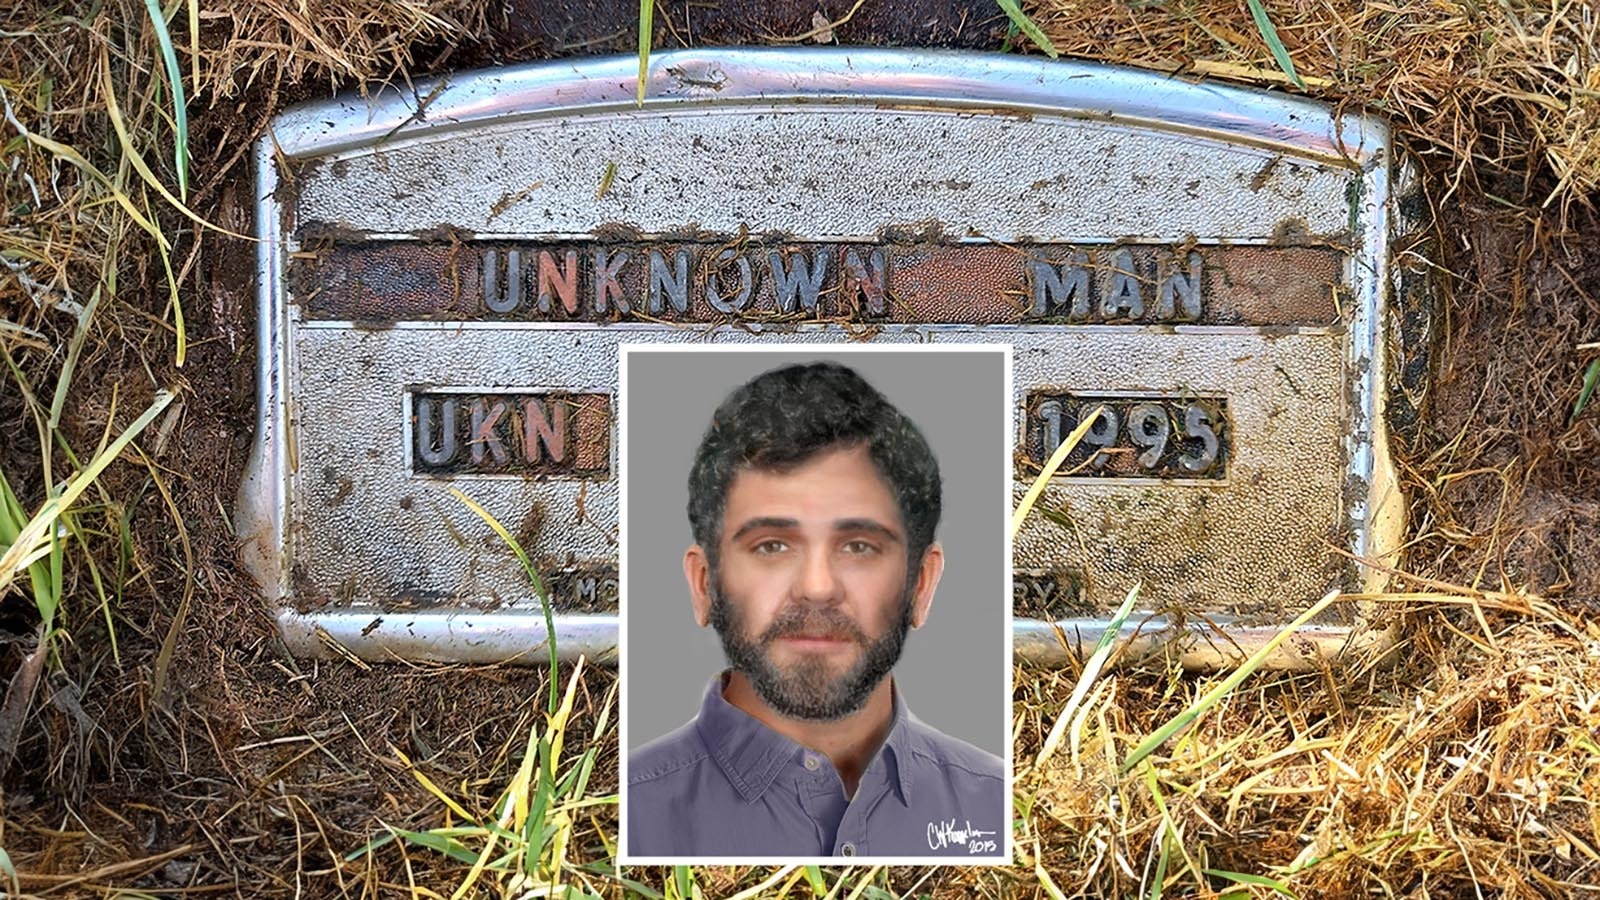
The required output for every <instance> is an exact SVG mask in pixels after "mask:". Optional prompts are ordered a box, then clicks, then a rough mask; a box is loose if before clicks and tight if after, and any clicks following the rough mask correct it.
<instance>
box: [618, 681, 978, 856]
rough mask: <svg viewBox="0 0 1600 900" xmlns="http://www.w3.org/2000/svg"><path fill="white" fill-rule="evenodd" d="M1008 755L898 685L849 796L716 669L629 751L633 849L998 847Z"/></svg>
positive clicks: (758, 852)
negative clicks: (683, 714)
mask: <svg viewBox="0 0 1600 900" xmlns="http://www.w3.org/2000/svg"><path fill="white" fill-rule="evenodd" d="M1005 790H1006V784H1005V764H1004V763H1003V762H1002V761H1001V760H1000V758H999V757H997V756H995V755H994V754H992V753H986V752H984V751H982V750H979V749H978V748H977V747H974V746H972V745H971V744H968V743H966V742H965V741H961V740H957V739H956V738H953V737H950V736H948V735H945V734H941V733H940V732H938V731H935V730H934V729H932V728H930V727H928V726H927V725H925V724H923V723H922V722H921V721H919V720H918V719H917V718H916V717H915V716H913V715H912V714H911V711H910V710H909V709H907V708H906V705H905V702H904V701H903V700H902V699H901V697H900V694H899V691H898V689H896V691H895V698H894V722H893V724H892V725H891V726H890V729H889V736H888V738H886V739H885V740H884V743H883V746H882V747H881V748H879V750H878V752H877V754H875V755H874V756H873V758H872V761H871V762H870V763H868V765H867V768H866V771H865V772H863V773H862V776H861V783H860V785H859V786H858V787H857V788H856V794H855V796H854V797H853V798H852V797H846V796H845V793H844V782H843V781H842V780H841V779H840V778H839V773H838V772H836V771H835V770H834V768H833V764H832V763H831V762H830V761H829V760H828V757H827V756H825V755H823V754H821V753H818V752H816V751H814V750H810V749H808V748H806V747H803V746H801V745H800V744H797V743H795V742H794V741H791V740H789V739H788V738H786V737H784V736H783V735H781V734H778V733H777V732H775V731H773V730H772V729H770V728H768V727H767V726H765V725H763V724H761V722H760V721H758V720H756V719H755V718H754V717H752V716H751V715H749V714H748V713H746V712H744V711H743V710H741V709H738V708H737V707H735V706H733V705H732V704H730V703H729V702H728V701H727V700H725V699H723V696H722V676H720V675H719V676H717V677H715V678H712V679H711V684H710V685H709V686H708V687H707V688H706V694H705V699H704V700H703V701H702V702H701V704H700V713H699V715H697V716H695V718H694V719H692V720H690V721H689V723H688V724H686V725H684V726H683V727H681V728H679V729H678V730H676V731H674V732H672V733H670V734H668V735H666V736H664V737H661V738H658V739H656V740H654V741H652V742H650V743H649V744H647V745H645V746H644V747H641V748H639V749H638V750H637V751H635V752H634V753H633V755H631V756H630V757H629V758H628V795H627V808H626V813H627V817H628V855H629V856H658V857H666V856H718V857H720V856H762V857H770V858H778V857H795V856H800V857H809V856H878V857H891V856H895V857H898V856H958V857H963V856H989V857H993V856H998V855H1000V854H1001V853H1002V852H1003V851H1004V849H1005V842H1004V834H1005V832H1004V830H1003V829H1004V828H1005V827H1006V823H1005V822H1004V821H1003V820H1004V816H1005Z"/></svg>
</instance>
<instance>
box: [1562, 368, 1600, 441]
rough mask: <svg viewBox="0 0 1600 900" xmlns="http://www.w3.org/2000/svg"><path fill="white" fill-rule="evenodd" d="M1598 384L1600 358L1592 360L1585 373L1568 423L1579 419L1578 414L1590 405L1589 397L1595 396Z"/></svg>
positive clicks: (1599, 378)
mask: <svg viewBox="0 0 1600 900" xmlns="http://www.w3.org/2000/svg"><path fill="white" fill-rule="evenodd" d="M1596 384H1600V359H1595V360H1591V361H1590V362H1589V369H1588V371H1586V372H1584V373H1583V390H1582V391H1580V392H1579V393H1578V402H1577V403H1574V404H1573V405H1572V418H1571V419H1569V420H1568V422H1567V424H1569V425H1570V424H1572V423H1573V422H1576V421H1578V416H1580V415H1582V413H1583V410H1584V408H1585V407H1587V406H1588V405H1589V398H1590V397H1593V396H1594V387H1595V385H1596Z"/></svg>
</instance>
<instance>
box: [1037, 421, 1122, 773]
mask: <svg viewBox="0 0 1600 900" xmlns="http://www.w3.org/2000/svg"><path fill="white" fill-rule="evenodd" d="M1091 421H1093V420H1091ZM1143 586H1144V585H1143V583H1140V584H1136V585H1134V586H1133V590H1131V591H1129V592H1128V596H1127V598H1126V599H1124V600H1123V601H1122V606H1120V607H1118V609H1117V613H1116V615H1114V616H1112V617H1111V624H1110V625H1108V626H1106V630H1105V633H1104V634H1102V635H1100V643H1098V644H1096V645H1095V648H1094V652H1093V653H1091V654H1089V661H1088V662H1087V663H1085V664H1084V666H1083V674H1081V675H1079V676H1078V683H1077V685H1076V686H1075V687H1073V689H1072V696H1071V697H1068V698H1067V705H1066V706H1063V707H1062V708H1061V715H1060V716H1059V717H1057V719H1056V724H1055V725H1053V726H1051V728H1050V734H1049V735H1047V736H1046V737H1045V739H1044V746H1042V747H1040V748H1039V758H1038V760H1037V761H1036V762H1035V763H1034V765H1036V766H1042V765H1044V761H1045V760H1047V759H1049V758H1050V754H1052V753H1054V752H1055V750H1056V747H1057V745H1059V744H1060V743H1061V738H1062V736H1064V735H1065V734H1066V733H1067V724H1068V723H1069V722H1071V721H1072V718H1073V716H1074V715H1075V714H1076V713H1077V711H1078V704H1080V703H1082V702H1083V698H1084V697H1087V696H1088V695H1089V688H1090V687H1091V686H1092V685H1093V684H1094V683H1095V681H1096V680H1097V679H1099V677H1100V670H1101V669H1103V668H1105V664H1106V660H1107V659H1110V658H1111V650H1112V648H1114V647H1115V646H1116V645H1117V636H1118V635H1120V634H1121V633H1122V623H1123V622H1126V621H1128V616H1129V615H1130V614H1131V613H1132V612H1133V607H1134V604H1136V603H1138V602H1139V589H1140V588H1141V587H1143Z"/></svg>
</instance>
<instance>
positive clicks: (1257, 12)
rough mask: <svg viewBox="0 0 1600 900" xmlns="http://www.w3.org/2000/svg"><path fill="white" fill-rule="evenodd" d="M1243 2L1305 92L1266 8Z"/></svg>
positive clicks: (1251, 0) (1282, 65)
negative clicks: (1247, 5) (1246, 4)
mask: <svg viewBox="0 0 1600 900" xmlns="http://www.w3.org/2000/svg"><path fill="white" fill-rule="evenodd" d="M1245 2H1246V3H1248V4H1249V5H1250V18H1252V19H1255V20H1256V30H1257V31H1260V32H1261V39H1262V40H1264V41H1266V42H1267V49H1268V50H1271V51H1272V58H1273V59H1275V60H1277V62H1278V68H1280V69H1282V70H1283V74H1285V75H1287V76H1289V81H1290V83H1292V84H1293V85H1294V86H1295V87H1297V88H1299V89H1300V90H1302V91H1303V90H1305V89H1306V83H1305V82H1304V81H1301V80H1300V76H1299V75H1297V74H1295V71H1294V60H1292V59H1290V58H1289V48H1287V47H1285V46H1283V41H1282V39H1280V38H1279V37H1278V29H1277V28H1275V27H1273V24H1272V19H1271V17H1269V16H1268V15H1267V8H1266V7H1265V6H1262V5H1261V0H1245ZM1002 5H1003V4H1002Z"/></svg>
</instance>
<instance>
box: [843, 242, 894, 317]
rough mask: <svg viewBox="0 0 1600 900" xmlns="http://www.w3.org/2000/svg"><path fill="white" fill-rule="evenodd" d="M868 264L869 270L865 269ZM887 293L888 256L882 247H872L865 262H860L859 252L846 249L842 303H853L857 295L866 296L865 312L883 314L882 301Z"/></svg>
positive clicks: (845, 310)
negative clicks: (870, 253)
mask: <svg viewBox="0 0 1600 900" xmlns="http://www.w3.org/2000/svg"><path fill="white" fill-rule="evenodd" d="M868 265H870V266H871V272H870V273H869V272H868V271H867V267H868ZM888 295H889V258H888V254H886V253H884V250H883V248H882V247H877V248H875V249H873V251H872V255H871V256H869V257H868V260H867V263H865V264H864V263H862V261H861V254H860V253H858V252H856V251H855V250H846V251H845V253H844V305H845V306H846V309H844V310H841V312H848V311H849V310H848V306H849V305H853V304H854V303H855V299H856V297H858V296H864V297H866V298H867V312H868V313H869V314H871V315H874V316H881V315H883V301H884V298H886V297H888Z"/></svg>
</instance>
